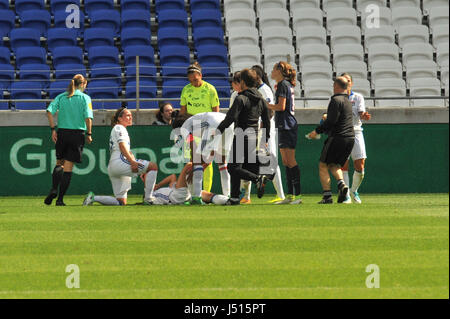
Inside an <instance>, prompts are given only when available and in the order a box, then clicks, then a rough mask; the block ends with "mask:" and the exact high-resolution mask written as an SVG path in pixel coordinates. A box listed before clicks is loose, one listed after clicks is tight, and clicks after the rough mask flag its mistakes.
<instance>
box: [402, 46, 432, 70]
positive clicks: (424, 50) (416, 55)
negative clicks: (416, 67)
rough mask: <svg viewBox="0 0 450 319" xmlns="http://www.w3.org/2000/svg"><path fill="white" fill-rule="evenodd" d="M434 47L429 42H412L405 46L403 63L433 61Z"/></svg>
mask: <svg viewBox="0 0 450 319" xmlns="http://www.w3.org/2000/svg"><path fill="white" fill-rule="evenodd" d="M433 52H434V49H433V47H432V46H431V44H429V43H410V44H406V45H405V46H404V47H403V51H402V54H403V65H405V66H407V65H408V64H409V63H410V62H411V61H416V60H429V61H433Z"/></svg>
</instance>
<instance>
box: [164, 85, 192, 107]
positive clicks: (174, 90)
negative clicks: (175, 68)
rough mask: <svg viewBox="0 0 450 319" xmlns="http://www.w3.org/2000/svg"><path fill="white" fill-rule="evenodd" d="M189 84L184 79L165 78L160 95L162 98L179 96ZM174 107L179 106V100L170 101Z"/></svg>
mask: <svg viewBox="0 0 450 319" xmlns="http://www.w3.org/2000/svg"><path fill="white" fill-rule="evenodd" d="M187 84H189V82H188V81H187V80H186V79H167V80H164V82H163V88H162V96H164V98H178V99H179V98H180V97H181V91H182V90H183V88H184V87H185V86H186V85H187ZM170 102H171V103H172V106H173V107H174V108H179V107H180V101H170Z"/></svg>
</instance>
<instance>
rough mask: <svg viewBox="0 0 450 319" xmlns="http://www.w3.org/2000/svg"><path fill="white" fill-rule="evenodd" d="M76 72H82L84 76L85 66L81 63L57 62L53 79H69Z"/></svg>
mask: <svg viewBox="0 0 450 319" xmlns="http://www.w3.org/2000/svg"><path fill="white" fill-rule="evenodd" d="M76 74H82V75H83V76H84V77H86V67H85V66H84V65H83V64H76V63H73V64H59V65H58V66H57V67H55V79H57V80H70V79H72V78H73V77H74V76H75V75H76Z"/></svg>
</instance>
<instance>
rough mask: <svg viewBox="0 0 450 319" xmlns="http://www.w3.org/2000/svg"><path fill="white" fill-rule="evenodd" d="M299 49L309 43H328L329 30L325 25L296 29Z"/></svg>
mask: <svg viewBox="0 0 450 319" xmlns="http://www.w3.org/2000/svg"><path fill="white" fill-rule="evenodd" d="M295 34H296V39H297V41H296V43H297V50H298V49H299V48H300V47H301V46H302V45H307V44H327V31H326V29H325V28H324V27H299V28H298V29H296V31H295Z"/></svg>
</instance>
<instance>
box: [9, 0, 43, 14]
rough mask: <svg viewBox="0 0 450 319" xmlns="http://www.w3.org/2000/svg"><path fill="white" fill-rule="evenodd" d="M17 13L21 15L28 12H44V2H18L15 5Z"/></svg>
mask: <svg viewBox="0 0 450 319" xmlns="http://www.w3.org/2000/svg"><path fill="white" fill-rule="evenodd" d="M14 6H15V8H16V13H17V14H18V15H21V14H22V13H23V12H24V11H26V10H39V9H41V10H44V9H45V3H44V0H16V1H15V3H14Z"/></svg>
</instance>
